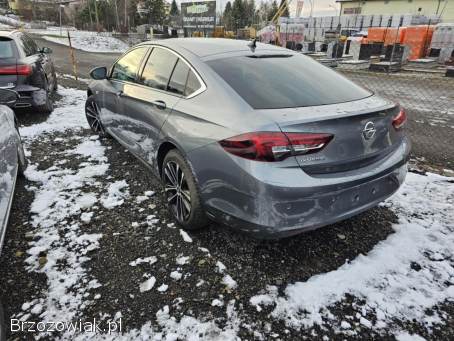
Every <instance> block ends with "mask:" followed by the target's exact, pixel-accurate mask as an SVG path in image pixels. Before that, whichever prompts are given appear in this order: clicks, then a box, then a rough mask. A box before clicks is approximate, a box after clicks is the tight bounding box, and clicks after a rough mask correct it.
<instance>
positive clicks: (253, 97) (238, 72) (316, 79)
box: [207, 54, 372, 109]
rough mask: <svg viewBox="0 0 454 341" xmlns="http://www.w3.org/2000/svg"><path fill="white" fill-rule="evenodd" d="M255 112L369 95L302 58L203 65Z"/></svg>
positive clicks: (236, 59) (234, 59)
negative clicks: (222, 80) (207, 66)
mask: <svg viewBox="0 0 454 341" xmlns="http://www.w3.org/2000/svg"><path fill="white" fill-rule="evenodd" d="M207 63H208V65H210V66H211V68H213V70H214V71H216V73H217V74H218V75H219V76H221V77H222V78H223V79H224V80H225V81H226V82H227V83H228V84H229V85H230V86H231V87H232V88H233V89H234V90H235V91H236V92H237V93H238V94H239V95H240V96H241V97H242V98H243V99H244V100H245V101H246V102H248V103H249V105H250V106H251V107H253V108H255V109H278V108H296V107H306V106H312V105H323V104H334V103H341V102H349V101H354V100H358V99H362V98H365V97H369V96H370V95H372V94H371V93H370V92H369V91H367V90H365V89H363V88H361V87H359V86H357V85H356V84H354V83H353V82H351V81H349V80H348V79H346V78H345V77H343V76H341V75H339V74H338V73H337V72H335V71H333V70H331V69H329V68H327V67H325V66H323V65H321V64H319V63H318V62H316V61H314V60H312V59H311V58H309V57H306V56H303V55H290V54H287V55H282V54H281V55H276V56H270V55H262V56H260V55H256V56H240V57H231V58H224V59H215V60H212V61H208V62H207Z"/></svg>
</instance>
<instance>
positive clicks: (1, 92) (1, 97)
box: [0, 89, 19, 106]
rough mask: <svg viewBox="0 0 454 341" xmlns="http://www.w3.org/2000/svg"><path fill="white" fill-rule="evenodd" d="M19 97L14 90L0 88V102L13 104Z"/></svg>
mask: <svg viewBox="0 0 454 341" xmlns="http://www.w3.org/2000/svg"><path fill="white" fill-rule="evenodd" d="M18 99H19V94H18V93H17V92H16V91H14V90H9V89H0V104H3V105H8V106H13V105H14V104H16V101H17V100H18Z"/></svg>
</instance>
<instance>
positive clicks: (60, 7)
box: [58, 5, 65, 37]
mask: <svg viewBox="0 0 454 341" xmlns="http://www.w3.org/2000/svg"><path fill="white" fill-rule="evenodd" d="M58 7H59V9H60V11H58V12H59V13H60V37H61V36H62V35H63V33H62V30H61V9H62V8H63V7H65V6H63V5H59V6H58Z"/></svg>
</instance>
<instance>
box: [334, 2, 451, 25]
mask: <svg viewBox="0 0 454 341" xmlns="http://www.w3.org/2000/svg"><path fill="white" fill-rule="evenodd" d="M336 2H338V3H340V6H341V8H340V14H341V16H348V15H359V14H362V15H374V14H386V15H396V14H398V15H403V14H413V15H424V16H428V17H430V16H434V15H436V16H439V17H440V18H441V21H443V22H453V23H454V1H453V0H362V1H357V0H336Z"/></svg>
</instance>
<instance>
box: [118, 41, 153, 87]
mask: <svg viewBox="0 0 454 341" xmlns="http://www.w3.org/2000/svg"><path fill="white" fill-rule="evenodd" d="M147 51H148V48H147V47H139V48H137V49H134V50H132V51H131V52H129V53H128V54H126V55H125V56H123V57H122V58H121V59H120V60H118V62H117V63H116V64H115V65H114V67H113V70H112V74H111V76H110V78H112V79H117V80H121V81H128V82H134V81H135V80H136V76H137V73H138V72H139V68H140V63H141V62H142V58H143V57H144V56H145V53H146V52H147Z"/></svg>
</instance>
